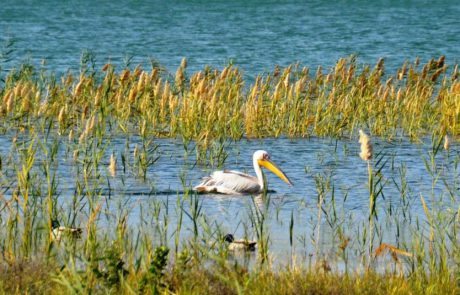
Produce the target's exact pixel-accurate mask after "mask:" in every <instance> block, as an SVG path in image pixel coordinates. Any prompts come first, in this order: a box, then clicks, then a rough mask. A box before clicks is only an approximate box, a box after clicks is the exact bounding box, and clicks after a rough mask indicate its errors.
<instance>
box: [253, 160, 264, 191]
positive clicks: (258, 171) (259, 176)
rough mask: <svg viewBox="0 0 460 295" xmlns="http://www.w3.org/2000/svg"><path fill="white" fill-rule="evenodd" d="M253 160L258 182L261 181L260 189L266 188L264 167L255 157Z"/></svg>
mask: <svg viewBox="0 0 460 295" xmlns="http://www.w3.org/2000/svg"><path fill="white" fill-rule="evenodd" d="M252 161H253V164H254V171H256V175H257V182H258V183H259V186H260V191H263V190H264V174H263V173H262V169H261V168H260V165H259V163H258V162H257V159H256V158H255V157H254V158H253V160H252Z"/></svg>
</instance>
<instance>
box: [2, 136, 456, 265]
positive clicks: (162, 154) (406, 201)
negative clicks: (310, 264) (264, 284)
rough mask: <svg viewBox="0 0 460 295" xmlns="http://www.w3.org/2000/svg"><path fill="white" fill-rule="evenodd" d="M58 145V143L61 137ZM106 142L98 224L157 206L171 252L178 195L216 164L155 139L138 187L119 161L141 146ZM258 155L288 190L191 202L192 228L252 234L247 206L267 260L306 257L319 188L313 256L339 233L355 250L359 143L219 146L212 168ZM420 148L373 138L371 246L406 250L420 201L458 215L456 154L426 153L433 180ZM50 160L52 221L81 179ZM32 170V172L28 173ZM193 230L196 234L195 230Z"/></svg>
mask: <svg viewBox="0 0 460 295" xmlns="http://www.w3.org/2000/svg"><path fill="white" fill-rule="evenodd" d="M62 140H63V141H66V139H65V138H63V139H62ZM107 143H108V146H107V148H106V150H105V156H104V157H103V161H102V163H101V164H100V169H99V170H100V173H101V177H100V178H99V180H98V181H97V183H95V184H94V185H93V187H94V188H96V189H97V190H99V191H100V193H96V195H99V194H100V197H101V198H102V199H101V200H103V202H102V203H103V204H104V210H103V214H102V215H101V223H102V224H104V223H106V222H109V220H111V221H112V222H114V221H116V219H117V218H118V217H119V216H121V215H122V214H127V215H128V216H129V222H130V223H131V225H132V226H133V227H134V228H135V227H137V226H140V225H141V223H144V222H146V221H141V219H143V218H145V216H150V217H151V216H152V215H153V212H154V211H155V210H157V209H158V208H160V211H161V212H160V216H162V217H161V218H160V219H159V220H153V219H151V220H150V221H147V224H148V226H151V227H152V228H155V227H156V226H158V225H159V226H164V225H166V224H167V227H166V228H168V233H169V234H168V235H167V238H166V240H167V242H168V243H170V244H171V245H172V243H173V242H174V235H173V233H174V230H175V229H176V226H177V220H178V213H179V212H180V211H181V210H180V209H178V208H179V207H178V204H179V203H182V205H183V208H184V211H186V212H188V213H189V212H190V210H191V209H190V198H191V196H190V195H186V194H185V192H186V190H188V189H190V188H191V187H192V186H193V185H196V184H197V183H198V182H199V181H200V179H201V177H203V176H206V175H208V174H209V173H211V172H212V171H213V170H215V169H217V167H211V166H210V165H200V164H197V162H196V158H195V152H194V151H193V150H191V152H189V153H186V152H185V151H184V145H183V143H182V142H181V141H179V140H167V139H156V140H155V141H154V144H155V145H158V147H157V150H156V151H155V156H159V158H158V161H157V162H156V163H155V164H153V165H152V166H150V167H149V168H148V170H147V175H146V179H145V180H144V179H143V178H142V177H139V176H138V175H137V173H135V171H136V169H135V168H134V169H133V164H132V163H131V164H129V165H128V166H129V167H131V168H129V167H128V169H127V171H126V172H124V171H123V167H122V165H121V163H122V161H121V154H122V153H124V154H125V155H127V158H128V161H131V160H129V158H132V154H133V152H134V149H135V146H136V145H137V146H140V145H141V141H140V139H139V138H136V137H132V138H130V139H129V140H127V139H126V138H115V139H112V140H111V142H109V141H107ZM10 146H11V138H8V137H2V138H1V140H0V150H1V152H2V153H3V154H4V155H6V154H8V153H9V149H10ZM258 149H265V150H267V151H269V152H270V153H271V156H272V160H273V161H274V162H275V163H277V165H278V166H279V167H280V168H282V169H283V170H284V172H285V173H286V174H287V175H288V176H289V178H290V179H291V180H292V182H293V183H294V186H292V187H290V186H288V185H286V184H285V183H284V182H282V181H281V180H280V179H279V178H277V177H276V176H275V175H274V174H272V173H269V172H266V173H265V175H266V177H267V181H268V183H269V188H270V190H272V191H271V192H270V193H269V194H268V196H267V197H261V196H224V195H212V194H211V195H201V196H199V197H198V201H199V203H200V206H201V216H202V217H201V218H204V219H202V221H204V220H206V223H207V224H208V225H211V227H212V228H213V230H216V229H217V228H219V229H220V230H221V231H222V232H224V233H225V232H231V233H236V234H237V235H240V236H242V235H245V234H248V235H249V236H250V237H255V228H254V225H253V223H252V222H251V216H252V217H253V216H254V214H255V212H256V211H255V210H256V208H257V209H259V210H262V211H265V210H267V212H268V213H267V215H266V216H267V219H266V223H265V227H266V230H267V233H268V234H269V238H270V253H271V254H272V255H273V256H275V257H287V256H286V255H290V253H291V251H294V253H295V254H296V255H298V256H300V255H303V256H304V257H306V258H307V257H308V255H309V254H312V253H313V252H314V251H315V250H316V246H315V245H316V241H317V240H318V237H317V224H318V206H317V204H318V196H319V192H320V191H321V187H324V188H325V189H324V191H325V192H324V194H323V196H324V207H323V208H324V212H323V213H322V217H321V219H322V222H321V231H320V232H321V234H320V235H321V237H320V239H319V242H318V245H319V248H320V249H321V252H323V253H324V254H325V255H327V254H328V253H329V252H332V251H337V247H338V236H337V234H338V230H339V228H340V230H341V231H342V233H343V234H344V235H346V236H347V237H349V238H350V239H351V242H350V248H354V249H355V250H356V249H359V247H360V246H359V243H360V241H359V239H358V233H359V232H361V233H362V231H363V228H365V227H367V226H368V225H367V216H368V212H369V209H368V208H369V191H368V187H367V181H368V178H367V177H368V176H367V164H366V163H365V162H364V161H362V160H361V159H360V158H359V156H358V154H359V144H358V142H357V140H356V139H354V140H352V141H350V140H346V139H342V140H332V139H319V138H310V139H297V140H290V139H285V138H277V139H265V140H251V141H248V140H242V141H240V142H237V143H228V145H227V146H226V149H225V150H226V153H227V159H226V161H225V162H224V164H223V166H221V167H220V169H235V170H240V171H246V172H248V173H251V174H254V172H253V167H252V153H253V152H254V151H256V150H258ZM430 150H431V144H429V140H427V143H426V144H419V145H414V144H412V143H410V142H406V141H403V142H394V143H388V142H381V141H378V140H376V141H375V143H374V152H375V154H379V153H382V154H384V156H383V160H382V161H381V162H380V164H378V163H377V159H375V160H374V161H373V165H374V167H377V166H379V167H380V166H381V164H382V163H385V165H383V168H382V169H381V174H382V175H383V178H382V184H383V195H381V196H380V197H379V199H378V200H377V203H378V205H377V210H378V221H377V224H378V226H379V229H380V231H381V233H380V234H379V238H378V239H379V240H380V241H382V242H386V243H390V244H396V245H401V244H404V243H406V242H407V243H411V241H412V240H411V237H412V236H411V232H413V231H414V230H417V231H420V230H427V232H428V230H429V229H428V225H427V224H426V222H425V221H426V216H425V213H424V211H423V207H422V202H421V199H420V195H422V196H423V197H424V199H425V200H426V202H427V204H428V206H429V207H430V210H431V209H433V210H434V209H435V208H436V209H437V210H439V209H440V208H441V211H442V210H443V209H442V208H444V209H445V210H451V211H454V212H455V211H456V210H457V209H458V208H457V207H458V204H457V194H458V193H457V192H458V190H459V189H460V183H459V182H458V179H460V178H459V169H458V167H457V166H458V163H459V160H460V156H459V154H458V151H457V147H456V146H453V147H451V149H450V151H449V152H446V151H444V150H443V151H440V152H439V153H438V155H437V156H436V158H435V159H436V166H437V167H438V171H439V172H440V173H439V176H438V177H436V179H435V181H434V178H433V177H431V175H430V174H429V172H428V170H427V168H426V166H425V161H428V162H429V161H430V158H429V152H430ZM112 152H114V153H115V155H116V158H117V163H118V165H117V174H116V177H110V176H109V173H108V172H107V167H108V159H109V157H110V156H109V155H110V154H111V153H112ZM58 158H59V160H58V164H57V165H53V167H54V168H53V170H54V171H56V175H58V195H59V197H58V198H59V203H60V204H61V205H60V206H62V209H61V213H62V216H67V212H70V211H69V208H70V207H71V205H72V200H73V197H74V196H75V195H76V194H75V192H76V183H77V182H76V180H77V179H80V181H81V175H82V172H81V170H80V171H79V172H78V171H77V170H76V168H75V162H74V160H73V158H72V152H68V151H67V149H66V148H60V150H59V153H58ZM4 163H6V161H5V158H4ZM39 163H40V160H37V164H39ZM4 165H5V164H4ZM39 167H40V166H39V165H37V169H38V170H37V171H39V169H40V168H39ZM80 167H82V166H81V165H80ZM13 173H14V171H13ZM433 181H434V182H433ZM404 183H406V184H407V185H406V189H405V190H404V189H402V187H404ZM433 183H434V185H433ZM89 187H92V186H91V185H90V186H89ZM44 191H45V192H46V190H44ZM451 193H452V194H453V195H451ZM83 200H85V199H84V198H83ZM85 202H86V201H83V202H82V204H83V203H85ZM158 206H159V207H158ZM433 212H434V211H433ZM117 216H118V217H117ZM143 216H144V217H143ZM291 216H292V217H293V220H294V230H293V247H291V245H290V234H289V224H290V222H291ZM163 217H166V219H167V221H165V220H164V219H163ZM86 218H87V217H85V216H84V215H79V216H77V223H81V224H84V223H85V220H86ZM147 219H148V217H147ZM200 232H202V233H203V228H201V229H200ZM192 233H193V226H192V221H191V219H190V218H188V217H187V216H186V215H185V214H184V215H183V225H182V233H181V237H182V238H183V239H188V238H190V237H191V236H192ZM303 256H302V257H303ZM282 261H283V260H282Z"/></svg>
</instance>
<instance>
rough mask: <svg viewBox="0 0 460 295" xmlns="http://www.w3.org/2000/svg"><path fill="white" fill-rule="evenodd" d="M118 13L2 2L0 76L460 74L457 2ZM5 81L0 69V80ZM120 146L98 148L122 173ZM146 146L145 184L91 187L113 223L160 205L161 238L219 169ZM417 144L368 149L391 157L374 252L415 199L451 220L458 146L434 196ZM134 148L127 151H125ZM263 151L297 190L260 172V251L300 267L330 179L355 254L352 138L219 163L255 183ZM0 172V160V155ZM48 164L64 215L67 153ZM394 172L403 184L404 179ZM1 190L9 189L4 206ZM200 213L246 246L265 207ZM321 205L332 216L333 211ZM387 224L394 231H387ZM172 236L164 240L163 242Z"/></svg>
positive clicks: (156, 6)
mask: <svg viewBox="0 0 460 295" xmlns="http://www.w3.org/2000/svg"><path fill="white" fill-rule="evenodd" d="M120 2H121V1H102V0H101V1H70V0H69V1H32V0H30V1H11V0H3V1H1V4H0V47H2V48H3V49H2V53H5V52H6V50H9V49H11V50H12V51H11V53H10V54H8V55H7V56H3V59H2V60H0V61H2V62H1V63H0V70H1V71H5V70H9V69H11V68H12V67H15V66H18V65H19V64H20V63H22V62H30V63H31V64H33V65H35V66H36V67H39V68H40V67H43V68H44V69H46V70H48V71H51V72H56V73H58V74H59V73H63V72H66V71H67V70H71V71H78V69H79V66H80V58H81V56H82V53H83V52H85V51H86V52H91V53H92V54H93V57H94V61H95V66H96V67H101V66H102V65H103V64H105V63H106V62H108V61H110V62H112V63H114V64H116V65H118V67H119V68H121V67H123V66H125V65H126V64H130V65H131V66H133V65H136V64H138V63H141V64H143V65H144V66H146V67H148V64H149V60H150V59H153V60H155V61H157V62H159V63H160V64H161V65H162V66H163V67H165V68H166V69H167V70H168V71H170V72H174V71H175V69H176V68H177V67H178V65H179V64H180V61H181V59H182V58H183V57H186V58H187V59H188V69H187V72H188V73H192V72H195V71H198V70H201V69H203V68H204V66H205V65H211V66H215V67H218V68H220V67H223V66H224V65H226V64H228V63H229V62H232V63H234V64H235V65H237V66H238V67H240V68H241V69H242V70H243V72H244V74H245V77H246V78H247V79H248V80H249V81H250V80H252V79H253V78H254V77H255V76H256V75H258V74H263V73H264V72H267V71H271V70H273V68H274V67H275V65H281V66H286V65H288V64H292V63H296V62H300V63H301V64H302V65H304V66H308V67H311V68H316V67H317V66H319V65H322V66H323V67H325V68H328V67H332V66H333V65H334V64H335V62H336V61H337V59H339V58H341V57H347V56H349V55H351V54H355V55H357V56H358V61H359V62H360V63H371V64H372V63H375V62H376V61H377V60H378V59H379V58H385V61H386V68H387V70H388V71H390V72H391V71H396V68H397V67H398V66H400V65H402V63H403V62H404V61H405V60H414V59H415V58H416V57H417V56H418V57H420V58H421V59H422V62H424V61H427V60H428V59H430V58H437V57H439V56H440V55H445V56H446V57H447V62H448V63H449V64H452V63H458V62H459V58H460V39H459V38H458V36H460V21H459V15H460V3H459V2H458V1H436V2H435V1H270V2H268V1H212V2H211V1H124V2H123V3H120ZM8 46H9V47H8ZM5 59H7V60H6V61H5ZM3 73H4V72H3ZM3 73H2V72H0V77H1V74H3ZM125 140H126V138H117V139H114V140H113V141H112V142H111V143H110V145H109V146H108V147H107V151H106V153H107V155H106V157H105V159H108V154H110V153H111V152H112V151H113V152H115V153H116V155H117V157H118V163H120V162H121V158H120V154H121V153H122V151H123V150H124V149H125ZM134 141H135V140H134ZM155 142H156V143H158V144H159V150H158V155H159V156H160V158H159V160H158V162H157V163H155V164H154V165H152V166H151V167H150V168H149V170H148V174H147V180H146V181H142V180H141V179H139V177H138V176H137V175H135V173H134V172H133V171H130V172H128V173H127V174H124V173H122V172H121V167H120V166H118V171H117V177H116V178H114V179H111V178H107V179H108V180H110V181H109V182H110V189H109V188H108V186H107V183H106V181H105V178H104V182H102V183H100V184H99V186H98V187H99V188H101V189H103V192H102V196H103V197H104V198H105V197H106V198H107V200H108V202H107V208H105V211H106V212H105V213H104V214H105V215H106V216H109V215H110V214H112V213H113V214H116V213H115V212H116V211H117V210H116V208H117V206H121V207H122V208H123V207H124V209H125V210H127V211H129V212H130V216H131V217H130V222H131V223H132V224H137V223H139V222H140V221H139V216H140V210H141V209H140V207H142V206H144V207H145V208H148V210H150V213H151V212H152V208H151V207H152V206H153V205H152V202H153V203H155V202H160V203H161V204H164V210H166V208H168V212H167V215H168V218H169V219H170V220H169V224H168V226H169V227H171V228H170V229H169V233H170V234H171V232H173V231H174V225H175V223H176V221H177V212H178V211H177V206H176V204H177V199H179V201H180V202H184V206H185V207H186V208H185V210H186V211H187V210H188V209H187V206H188V205H187V204H188V203H187V202H189V199H187V198H183V193H184V190H185V189H186V188H187V187H191V186H192V185H194V184H196V183H198V182H199V180H200V178H201V177H203V176H205V175H207V174H209V173H210V172H211V171H212V170H213V169H215V168H216V167H208V166H202V165H196V163H195V159H194V151H193V150H192V151H191V154H190V155H185V154H184V149H183V144H182V143H181V142H180V141H179V140H156V141H155ZM425 142H426V143H425V144H422V145H414V144H412V143H410V142H406V141H403V142H402V143H386V142H380V141H378V140H376V146H375V147H374V148H375V151H376V152H377V151H382V150H384V151H385V152H386V153H387V156H386V157H385V158H386V159H388V163H387V165H386V166H385V168H384V170H383V175H384V180H383V183H384V185H385V187H384V193H385V194H384V197H385V199H383V197H382V198H381V199H379V206H378V210H379V216H380V219H379V224H380V225H382V228H383V229H382V231H383V234H381V235H380V237H382V239H383V242H388V243H392V244H395V245H399V243H400V242H404V241H407V242H409V243H410V241H411V236H410V232H413V231H416V229H415V228H416V226H418V225H417V219H419V220H422V221H423V220H425V214H424V211H423V209H422V205H421V199H420V195H423V196H424V197H425V199H426V202H427V204H428V205H429V206H435V205H437V206H444V207H446V208H447V209H449V208H450V210H456V209H457V207H456V206H457V205H455V204H456V202H457V201H456V198H457V197H456V194H457V191H458V190H459V187H460V185H459V184H458V183H457V182H458V181H457V179H459V177H458V169H457V164H458V159H459V156H458V152H457V151H456V149H455V148H456V147H453V151H451V155H450V157H449V156H448V155H447V153H445V152H444V153H443V154H440V155H438V159H437V163H438V165H440V169H441V170H440V171H442V173H441V176H440V178H439V181H437V182H436V183H435V185H433V179H432V178H431V177H430V175H429V173H428V172H427V170H426V167H425V163H424V160H423V159H428V151H429V150H430V144H429V142H428V141H425ZM137 143H138V144H140V142H137ZM133 144H134V143H133V142H131V145H130V147H129V149H130V151H129V153H131V154H132V151H133ZM260 148H264V149H266V150H268V151H269V152H270V153H271V154H272V158H273V160H274V161H275V162H276V163H278V164H279V166H280V167H281V168H282V169H283V170H284V171H285V172H286V174H287V175H288V176H289V177H290V178H291V180H292V181H293V182H294V187H289V186H287V185H286V184H285V183H283V182H282V181H280V180H279V179H277V178H276V177H275V176H274V175H272V174H266V175H267V178H268V181H269V183H270V187H271V188H272V189H274V190H276V192H275V193H271V194H270V198H271V201H270V202H268V204H269V208H268V210H269V216H270V217H269V218H268V220H267V227H268V230H269V234H270V242H271V244H270V253H271V254H273V255H274V256H278V257H279V256H281V257H287V256H286V255H287V254H288V253H289V252H290V251H292V249H294V252H295V251H297V254H298V255H305V256H306V257H307V256H308V253H312V252H314V250H315V249H314V248H315V247H314V245H315V243H316V240H317V237H316V234H315V233H316V230H317V229H316V226H317V214H318V209H317V198H318V191H317V185H316V183H315V177H320V176H323V177H325V178H329V179H330V180H331V181H332V182H331V184H332V185H333V187H334V197H335V203H333V202H332V200H331V198H332V194H331V190H329V191H328V192H327V194H326V199H325V203H324V206H325V208H326V209H325V211H326V212H328V213H332V212H336V215H337V219H336V221H335V223H334V224H335V225H337V224H340V225H341V227H342V228H343V229H345V230H346V232H345V235H346V236H349V237H350V238H351V244H352V246H350V247H351V248H354V249H363V247H361V246H359V241H358V240H357V239H356V238H354V237H355V235H356V233H357V232H358V231H362V230H363V228H364V227H365V226H366V224H367V223H366V222H367V221H366V218H367V214H368V204H369V199H368V198H369V195H368V189H367V186H366V185H367V174H366V173H367V166H366V164H365V163H363V162H362V161H361V160H360V159H359V157H358V156H357V154H358V148H359V145H358V143H357V142H356V139H353V140H352V141H348V140H341V141H339V142H335V141H334V140H331V139H315V138H312V139H310V140H288V139H267V140H263V141H242V142H239V143H232V144H230V145H228V146H227V147H226V151H227V152H228V158H227V160H226V161H225V163H224V167H225V168H230V169H238V170H243V171H247V172H249V173H253V171H252V165H251V164H252V161H251V155H252V152H253V151H255V150H257V149H260ZM0 150H1V151H2V154H3V155H8V154H9V153H10V152H11V137H9V136H2V137H0ZM4 157H5V156H4ZM3 161H4V163H5V161H6V160H5V158H3ZM59 162H60V163H59V166H58V168H57V169H58V175H59V179H58V193H59V199H60V200H61V202H62V206H63V207H62V216H61V217H63V218H64V217H65V216H66V213H65V212H67V210H68V209H66V208H68V207H66V206H67V205H68V204H67V203H70V202H71V196H74V192H75V185H76V184H75V181H76V179H77V178H78V177H79V176H81V171H80V172H78V173H77V172H76V171H75V163H74V162H73V160H72V155H71V153H70V154H66V152H65V151H64V150H63V149H61V150H60V161H59ZM104 164H108V163H107V162H105V163H104ZM4 165H5V164H4ZM37 169H38V168H37ZM401 171H404V173H405V177H401V175H400V174H401V173H402V172H401ZM13 172H14V171H13ZM37 173H38V172H37ZM103 173H106V171H105V170H103ZM12 175H14V173H13V174H12ZM3 177H5V178H4V180H9V178H8V177H13V176H8V175H3ZM401 179H404V180H405V181H407V184H408V187H409V188H410V189H409V190H408V191H407V192H406V195H405V196H404V198H407V199H405V200H403V199H404V198H403V196H402V193H401V192H400V191H399V189H398V188H399V186H400V185H401ZM182 181H185V183H186V187H184V186H183V183H182ZM444 182H445V183H446V184H447V186H448V187H447V186H446V185H445V184H444ZM433 187H434V188H433ZM449 189H451V190H452V191H453V192H454V193H455V196H454V197H453V199H454V200H452V199H451V198H450V197H449V192H448V190H449ZM9 193H11V192H8V191H6V192H5V195H8V194H9ZM200 202H201V204H202V207H203V211H202V213H203V215H204V216H206V218H207V220H208V221H209V222H211V223H212V222H214V224H217V225H218V227H220V228H221V229H222V230H223V231H228V232H235V233H237V234H238V235H243V234H244V232H245V227H246V230H247V232H248V233H249V234H250V235H251V237H254V228H253V227H251V222H250V221H249V216H250V215H251V214H252V213H251V212H253V211H252V210H254V207H255V206H257V207H263V206H265V205H264V202H265V201H264V200H260V199H258V198H256V197H254V198H252V197H244V198H235V197H230V198H228V197H222V196H205V197H200ZM66 204H67V205H66ZM120 204H122V205H120ZM156 204H158V203H156ZM332 205H335V206H336V209H335V211H334V210H333V208H332V207H331V206H332ZM430 208H431V207H430ZM179 212H180V210H179ZM291 214H292V216H293V217H294V221H295V226H294V245H293V248H291V247H290V245H289V222H290V218H291ZM107 218H108V217H107ZM328 218H331V216H325V215H323V216H322V230H321V235H322V236H323V237H322V238H321V241H320V244H321V245H322V246H321V249H322V251H325V252H327V251H329V250H331V251H332V250H333V249H337V245H334V243H337V228H334V226H332V227H331V226H328V225H327V220H328ZM77 222H78V223H79V224H81V225H84V224H85V222H86V217H85V216H78V217H77ZM395 223H398V224H399V225H400V227H399V228H398V229H396V227H395ZM425 226H426V224H425ZM190 228H191V222H190V220H189V219H187V217H184V229H183V232H184V236H187V235H189V234H190V232H191V229H190ZM405 235H407V237H406V238H404V236H405ZM169 238H170V241H169V242H170V243H172V240H173V237H172V236H171V235H170V236H169ZM356 251H358V252H359V250H356Z"/></svg>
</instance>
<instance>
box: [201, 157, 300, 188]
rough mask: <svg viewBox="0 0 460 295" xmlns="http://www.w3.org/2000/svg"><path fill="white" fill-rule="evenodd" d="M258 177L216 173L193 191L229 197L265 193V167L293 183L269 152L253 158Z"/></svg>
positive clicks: (225, 172)
mask: <svg viewBox="0 0 460 295" xmlns="http://www.w3.org/2000/svg"><path fill="white" fill-rule="evenodd" d="M252 161H253V164H254V170H255V172H256V175H257V177H254V176H251V175H248V174H245V173H242V172H239V171H233V170H224V171H215V172H213V173H212V174H211V176H208V177H204V178H203V181H202V182H201V183H200V184H198V185H197V186H195V187H194V188H193V190H195V191H196V192H198V193H221V194H228V195H241V194H257V193H261V192H263V191H264V177H263V173H262V169H261V167H265V168H267V169H268V170H270V171H271V172H273V173H274V174H276V175H277V176H278V177H279V178H281V179H282V180H284V181H285V182H286V183H287V184H289V185H292V182H291V181H290V180H289V178H288V177H287V176H286V175H285V174H284V172H283V171H281V169H279V168H278V167H277V166H276V165H275V164H274V163H273V162H272V161H271V160H270V155H269V154H268V152H266V151H263V150H259V151H256V152H255V153H254V155H253V157H252Z"/></svg>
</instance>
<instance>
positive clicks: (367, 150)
mask: <svg viewBox="0 0 460 295" xmlns="http://www.w3.org/2000/svg"><path fill="white" fill-rule="evenodd" d="M359 143H360V144H361V153H359V156H360V157H361V159H363V160H364V161H369V160H370V159H372V144H371V141H370V139H369V136H367V134H366V133H364V131H362V130H359Z"/></svg>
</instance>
